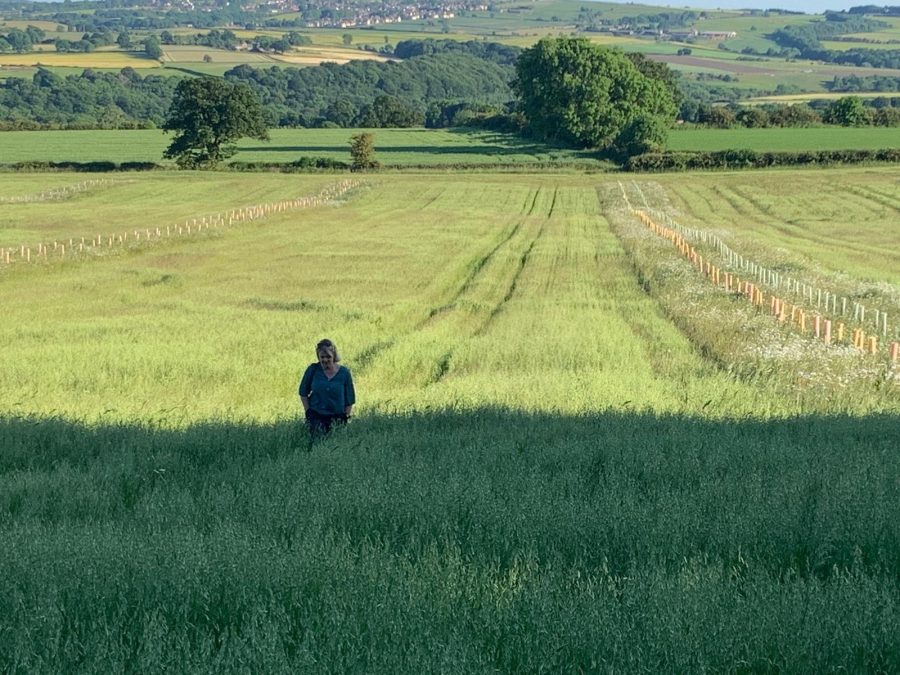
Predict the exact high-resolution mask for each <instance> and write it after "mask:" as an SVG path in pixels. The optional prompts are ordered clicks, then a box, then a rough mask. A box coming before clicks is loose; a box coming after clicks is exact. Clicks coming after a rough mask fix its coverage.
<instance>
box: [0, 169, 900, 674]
mask: <svg viewBox="0 0 900 675" xmlns="http://www.w3.org/2000/svg"><path fill="white" fill-rule="evenodd" d="M788 177H790V180H786V178H788ZM88 178H91V179H92V180H96V181H97V182H96V183H92V184H91V185H90V186H88V187H83V186H82V187H79V182H83V181H84V180H85V176H84V175H66V174H34V175H28V174H0V198H3V199H6V200H7V203H4V206H3V209H2V211H0V218H2V219H3V220H2V221H0V235H2V236H3V237H4V238H7V239H9V238H10V234H9V230H10V229H12V228H16V227H19V228H20V229H19V230H18V231H17V232H15V233H14V234H15V236H25V235H29V234H30V235H33V236H36V237H40V238H45V239H46V238H49V237H50V236H62V237H65V236H66V235H68V237H70V238H73V239H77V238H79V237H80V236H86V237H91V236H93V235H94V234H95V231H97V230H98V229H99V230H101V231H102V232H103V233H104V234H113V233H115V232H120V231H122V230H126V231H127V230H137V229H138V228H141V229H146V230H149V229H151V228H155V227H165V226H166V225H167V224H169V223H171V222H184V221H187V220H188V219H200V218H205V217H208V216H210V215H212V214H213V213H218V214H223V213H227V212H229V211H233V210H235V209H240V208H242V207H245V206H250V205H259V204H261V203H276V202H279V201H280V200H290V199H295V198H297V197H301V196H304V195H316V194H319V193H321V191H322V190H323V189H325V188H327V187H329V186H330V185H334V184H335V183H336V182H337V181H344V180H346V177H345V176H333V175H325V174H323V175H292V176H286V175H281V174H271V175H269V174H231V173H206V174H202V173H201V174H193V173H192V174H187V173H177V172H160V173H150V174H136V175H129V174H121V175H98V176H94V177H88ZM715 178H717V179H720V180H713V177H709V180H707V177H706V176H701V177H699V179H698V177H696V176H684V175H682V176H665V175H663V176H654V178H653V180H652V181H632V180H624V181H623V180H619V179H618V177H610V176H605V175H587V174H575V173H565V174H563V173H560V174H553V173H542V174H527V173H515V174H512V173H510V174H502V173H490V172H482V173H479V174H473V173H470V174H452V173H447V172H434V173H427V172H408V173H385V174H378V175H369V176H354V177H353V178H352V180H353V183H352V184H351V185H349V186H348V187H349V190H347V191H345V192H343V193H342V194H341V195H340V196H339V197H337V198H335V199H330V200H327V201H324V202H317V203H315V204H313V205H309V206H305V207H299V208H290V209H287V210H272V211H271V212H269V213H267V214H266V215H264V216H262V217H259V218H256V219H254V220H253V221H250V220H246V219H245V220H242V221H240V222H235V223H233V224H231V225H229V226H223V227H216V228H212V229H205V230H202V231H200V232H199V233H198V232H197V231H196V229H195V230H194V231H193V233H192V234H191V235H186V234H184V235H182V236H173V237H170V238H166V239H162V238H157V239H156V240H151V241H147V240H146V238H145V239H143V240H142V241H141V242H140V243H135V242H134V240H133V239H132V240H131V243H130V244H128V245H127V246H122V247H117V248H114V249H110V248H106V249H99V250H95V251H93V252H85V253H82V254H80V255H79V256H76V257H71V256H70V257H69V258H68V259H65V260H59V259H58V256H57V258H55V259H52V260H51V259H40V260H39V261H37V262H32V263H24V262H15V263H13V264H10V265H6V266H4V265H0V302H2V306H3V320H2V321H0V342H2V344H3V345H4V352H3V367H2V368H0V568H2V569H3V570H4V574H3V576H2V579H0V669H2V670H4V671H13V672H15V671H18V670H22V671H57V672H63V671H64V672H71V671H73V670H83V671H99V670H103V671H122V670H128V671H137V670H140V671H154V672H155V671H160V670H163V669H166V670H172V671H176V672H178V671H185V670H191V671H204V672H205V671H210V672H211V671H214V670H215V671H219V672H221V671H223V670H227V671H230V670H237V669H242V668H246V669H249V670H253V671H258V672H298V671H301V672H307V671H308V672H313V671H315V672H351V671H355V672H363V671H364V672H392V673H398V672H437V671H452V672H462V673H467V672H472V673H482V672H485V671H490V670H497V671H500V672H523V673H525V672H528V673H531V672H577V671H579V670H580V671H601V672H606V671H616V672H621V671H629V672H647V671H655V672H659V671H667V672H673V671H675V672H687V671H700V670H714V671H736V670H741V669H747V670H752V671H764V670H775V671H807V670H809V671H831V670H849V671H891V670H894V669H895V668H896V665H897V663H898V654H900V589H898V586H897V578H898V574H900V483H898V481H897V476H898V475H900V454H898V452H897V439H898V436H900V395H898V382H897V379H896V374H897V373H896V366H894V367H891V366H890V364H889V361H888V360H887V359H886V358H885V356H884V355H883V354H879V355H876V356H868V355H863V354H861V353H860V352H859V351H858V350H854V349H852V348H850V347H846V346H841V345H832V346H825V345H823V344H822V343H821V341H818V342H817V341H815V340H814V339H813V338H812V337H811V336H809V335H808V334H807V335H803V336H801V335H798V334H796V333H795V332H791V329H789V328H787V327H786V326H783V325H779V324H778V323H777V322H776V321H774V320H773V319H772V317H770V316H767V315H766V314H765V313H759V312H757V311H756V310H754V309H752V307H751V306H749V305H748V303H745V302H744V301H743V300H742V298H740V297H738V296H736V295H729V294H727V293H725V292H724V291H721V290H719V289H716V288H715V287H713V286H712V285H710V284H708V283H706V282H705V281H704V280H703V278H702V277H700V276H699V275H698V274H697V273H695V271H694V270H693V269H692V267H691V265H690V264H689V263H688V262H686V261H684V260H682V259H681V258H680V257H678V256H677V255H676V254H675V253H674V250H673V249H672V247H671V245H670V244H669V242H668V241H666V240H665V239H663V238H662V237H659V236H657V235H655V234H653V233H652V232H650V231H649V230H648V229H647V228H646V227H645V226H644V225H642V224H641V222H640V221H639V220H638V219H637V217H636V216H635V214H634V211H633V209H634V208H645V209H654V212H655V213H665V214H667V215H668V216H669V217H671V218H672V219H676V220H679V221H684V222H685V223H686V224H689V225H690V226H691V227H708V228H710V229H711V230H712V228H714V231H716V232H718V233H719V234H720V235H722V236H728V237H729V242H730V243H731V244H732V245H733V246H734V247H736V248H740V249H741V250H743V251H744V252H745V253H746V255H748V256H753V257H754V258H755V259H757V260H758V261H759V262H761V263H766V264H769V265H775V264H779V263H783V262H784V261H785V260H787V259H789V262H790V264H791V265H792V268H791V272H792V274H794V275H796V276H797V277H801V278H805V277H806V276H809V277H810V281H811V282H815V283H817V284H821V285H824V284H827V283H836V284H846V285H848V286H849V285H850V284H851V282H855V283H856V284H857V285H858V290H860V292H861V293H862V292H864V293H865V298H866V302H868V303H870V304H873V305H877V304H880V305H881V306H890V307H892V309H891V310H890V311H891V312H892V316H896V315H900V311H895V309H893V308H894V307H896V308H897V310H900V305H889V303H890V302H896V294H897V287H896V285H895V281H896V277H895V276H894V275H895V273H896V269H897V265H896V251H897V250H898V249H900V231H898V229H897V225H896V223H897V222H900V220H898V219H897V218H896V217H895V216H896V212H897V210H898V209H900V203H898V202H900V196H898V194H897V188H896V177H895V174H894V173H892V172H891V171H889V170H886V169H875V168H872V169H852V170H850V169H847V170H820V171H807V172H796V173H793V174H791V173H788V172H752V173H746V174H740V175H731V174H720V175H717V176H715ZM67 185H68V187H69V188H70V189H69V190H65V189H63V188H65V187H66V186H67ZM50 190H55V194H56V195H57V196H56V197H53V198H46V197H45V198H41V199H27V200H21V201H13V200H12V198H14V197H17V196H34V195H40V194H44V195H47V194H49V191H50ZM717 190H719V191H720V192H717ZM815 195H819V200H818V201H816V200H815V199H814V196H815ZM776 197H777V198H776ZM718 199H721V200H723V201H725V203H726V205H728V208H726V209H723V211H722V212H721V213H717V212H715V210H714V205H713V204H712V203H711V201H712V200H718ZM826 202H830V203H832V204H833V206H832V207H831V208H833V209H840V210H841V216H842V217H846V219H847V222H853V223H857V225H858V226H857V228H856V230H855V232H850V231H849V230H848V231H847V232H845V233H841V234H840V236H839V237H838V238H837V239H832V238H827V237H820V235H821V233H822V232H823V231H825V229H826V226H825V225H824V224H822V223H820V219H821V218H824V217H830V218H831V219H832V221H833V222H836V221H837V218H836V217H835V216H834V214H831V215H830V216H829V215H828V214H829V211H828V206H827V204H826ZM13 206H15V209H13V210H11V207H13ZM729 209H730V210H729ZM816 209H818V210H816ZM882 212H884V213H883V214H882ZM754 213H755V214H757V215H756V216H755V217H754ZM798 214H799V215H801V216H803V218H802V219H799V220H798ZM879 214H881V215H879ZM891 214H893V216H891ZM876 215H878V217H880V218H882V220H880V221H877V222H872V218H873V216H876ZM766 218H768V219H771V220H772V221H778V220H781V221H782V222H784V223H788V222H793V221H797V222H796V223H795V224H794V233H795V234H798V235H799V234H803V233H805V234H806V235H808V236H782V235H780V234H779V233H778V232H777V231H776V230H777V228H769V229H767V226H766V222H764V221H765V220H766ZM851 239H853V240H854V241H855V242H856V243H857V244H859V245H860V246H863V245H864V244H865V243H866V242H868V243H869V244H870V246H869V248H868V249H867V252H868V254H869V255H868V258H869V264H868V266H866V265H864V264H863V263H862V262H861V261H855V263H854V265H853V266H850V265H849V264H848V263H845V260H849V258H851V257H853V256H851V255H848V254H847V252H846V251H845V248H846V246H845V243H847V242H849V241H850V240H851ZM698 246H700V244H699V243H698ZM829 251H830V252H831V254H832V255H833V258H830V257H829ZM704 255H707V252H706V251H705V250H704ZM709 255H712V254H709ZM837 269H841V270H844V271H843V272H841V273H840V274H838V273H836V272H835V270H837ZM738 320H740V322H741V323H740V325H741V326H742V328H741V329H740V330H742V331H743V332H740V331H738V330H736V329H734V326H736V325H737V322H738ZM729 331H733V332H731V335H730V336H729V335H728V332H729ZM324 336H328V337H331V338H332V339H334V340H335V342H336V343H337V344H338V346H339V347H340V349H341V353H342V356H343V362H344V363H345V364H346V365H348V366H349V367H350V368H351V369H352V371H353V374H354V379H355V380H356V385H357V392H358V396H359V400H358V405H357V408H356V411H355V416H354V419H353V420H351V423H350V424H349V425H347V427H345V428H341V429H338V430H337V431H336V432H334V433H333V434H332V435H331V436H329V437H328V438H326V439H323V440H320V441H317V442H315V443H311V442H310V441H309V440H308V438H307V436H306V435H305V432H304V431H303V429H302V428H301V426H300V423H299V415H298V413H297V408H298V403H297V401H296V386H297V381H298V378H299V375H300V373H301V372H302V370H303V368H304V367H305V366H306V364H307V363H309V362H310V361H311V360H312V359H313V355H312V354H311V353H310V352H311V349H312V345H313V344H314V343H315V341H316V340H318V339H320V338H321V337H324ZM735 345H736V346H737V348H735ZM766 347H768V349H767V348H766ZM773 347H777V348H778V349H773ZM788 347H789V348H790V350H792V351H793V354H792V355H791V357H790V358H787V357H786V355H785V353H784V352H785V351H787V350H786V349H785V348H788ZM750 366H752V368H751V367H750ZM829 373H830V374H831V375H833V376H834V377H828V376H826V375H828V374H829Z"/></svg>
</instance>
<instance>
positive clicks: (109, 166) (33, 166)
mask: <svg viewBox="0 0 900 675" xmlns="http://www.w3.org/2000/svg"><path fill="white" fill-rule="evenodd" d="M162 168H164V167H163V166H161V165H159V164H156V163H154V162H106V161H97V162H37V161H35V162H15V163H14V164H0V169H3V170H5V171H84V172H89V173H106V172H110V171H153V170H154V169H162Z"/></svg>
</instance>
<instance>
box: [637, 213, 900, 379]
mask: <svg viewBox="0 0 900 675" xmlns="http://www.w3.org/2000/svg"><path fill="white" fill-rule="evenodd" d="M631 211H632V213H633V214H634V215H635V216H637V218H638V219H639V220H640V221H641V222H642V223H644V225H646V226H647V227H648V228H650V230H651V231H653V232H654V233H656V234H658V235H659V236H661V237H663V238H665V239H668V240H669V241H671V242H672V244H673V245H674V246H675V247H676V248H677V249H678V251H679V252H680V253H681V255H683V256H684V257H685V258H687V259H688V260H690V262H691V263H692V264H693V265H694V266H695V267H696V268H697V269H698V270H699V271H700V272H701V273H702V274H704V275H705V276H706V277H707V278H708V279H709V280H710V281H712V282H713V283H714V284H715V285H716V286H721V287H722V288H723V289H724V290H725V291H726V292H731V293H738V294H740V295H742V296H744V297H746V298H747V299H748V300H749V301H750V302H751V303H752V304H753V305H754V306H756V307H758V308H760V309H763V308H767V310H768V311H769V312H770V313H771V314H772V315H773V316H774V317H775V319H776V320H777V321H779V322H781V323H788V322H789V323H790V325H791V326H793V327H795V328H796V329H797V330H799V331H800V332H801V333H803V334H806V333H807V331H809V332H810V334H811V335H812V336H813V337H815V338H816V339H818V340H822V341H823V342H825V343H826V344H832V343H839V344H845V343H849V344H852V345H853V346H854V347H856V348H857V349H860V350H862V351H865V352H867V353H869V354H878V353H879V339H878V335H876V334H871V333H870V334H866V332H865V330H864V329H863V328H861V327H857V328H853V329H852V330H851V331H850V332H849V334H848V330H847V325H846V324H845V323H844V322H842V321H834V320H832V319H830V318H828V317H826V316H825V315H823V314H822V313H819V312H814V313H808V312H807V310H806V309H805V308H804V307H803V306H802V305H799V304H792V303H789V302H787V301H786V300H785V299H783V298H780V297H778V296H777V295H775V294H774V293H772V294H768V295H767V294H766V293H765V291H764V290H763V289H762V288H760V286H759V285H758V284H757V283H755V282H753V281H749V280H746V279H741V278H740V277H739V276H737V275H735V274H733V273H731V272H728V271H726V270H723V269H722V268H720V267H719V266H718V265H716V264H715V263H713V262H712V261H710V260H704V259H703V256H702V255H701V254H700V253H699V252H698V251H697V250H696V249H695V248H694V247H693V246H692V245H691V244H690V242H689V241H688V240H687V239H686V238H685V237H684V236H683V235H682V234H681V233H680V232H679V231H677V230H676V229H675V228H673V227H669V226H666V225H660V224H659V223H657V222H655V221H654V220H653V219H652V218H651V217H650V216H649V215H648V214H647V212H646V211H643V210H641V209H634V208H632V209H631ZM884 316H885V326H886V317H887V315H886V314H884ZM885 330H886V328H885ZM848 337H849V340H847V338H848ZM885 343H887V341H886V340H885V341H884V342H883V343H882V344H885ZM886 351H887V353H888V356H889V358H890V359H891V361H892V362H895V363H896V362H897V361H898V359H900V342H898V341H896V340H895V341H893V342H890V344H889V345H887V350H886Z"/></svg>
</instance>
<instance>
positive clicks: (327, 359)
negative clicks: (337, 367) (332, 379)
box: [318, 349, 334, 370]
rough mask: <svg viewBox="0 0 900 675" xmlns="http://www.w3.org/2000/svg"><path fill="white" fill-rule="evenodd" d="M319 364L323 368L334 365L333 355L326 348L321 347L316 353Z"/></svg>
mask: <svg viewBox="0 0 900 675" xmlns="http://www.w3.org/2000/svg"><path fill="white" fill-rule="evenodd" d="M318 357H319V365H320V366H322V368H324V369H325V370H331V369H332V368H333V367H334V355H333V354H332V353H331V352H330V351H328V350H327V349H323V350H322V351H320V352H319V353H318Z"/></svg>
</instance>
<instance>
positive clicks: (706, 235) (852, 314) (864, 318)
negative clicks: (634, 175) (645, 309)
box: [622, 182, 900, 340]
mask: <svg viewBox="0 0 900 675" xmlns="http://www.w3.org/2000/svg"><path fill="white" fill-rule="evenodd" d="M632 187H633V189H634V190H635V191H636V192H637V193H638V194H639V195H640V197H641V199H642V200H643V202H644V208H643V209H642V210H643V211H644V212H645V213H646V214H647V215H649V216H651V217H654V218H656V219H657V220H658V221H659V222H660V223H662V224H663V226H665V227H669V228H671V229H673V230H674V231H675V232H678V233H679V234H680V235H681V236H682V237H684V238H685V239H687V240H689V241H694V242H699V243H701V244H704V245H706V246H710V247H712V248H714V249H715V251H716V252H717V253H718V254H719V255H720V256H721V257H722V258H724V259H725V260H726V261H727V262H728V265H729V266H730V267H732V268H737V269H738V270H740V271H741V273H742V274H743V275H744V276H745V277H746V278H748V279H753V280H755V282H756V283H759V284H761V285H765V286H770V287H774V288H775V289H776V291H778V292H779V293H787V294H789V295H792V296H794V297H795V298H798V299H799V300H802V301H803V303H804V304H806V305H809V306H815V308H816V309H817V310H818V311H819V312H820V313H823V314H824V313H830V314H831V315H832V316H840V317H841V318H843V319H845V320H846V321H851V320H852V322H853V323H856V324H859V325H860V326H862V328H863V330H868V331H870V332H871V333H873V334H878V335H881V337H882V338H883V339H885V340H887V339H888V338H889V336H890V335H891V333H893V337H894V338H900V325H895V326H892V327H890V328H889V324H888V315H887V312H885V311H884V310H882V309H878V308H874V307H866V306H865V305H864V304H863V303H861V302H858V301H855V300H852V299H851V298H847V297H845V296H841V295H839V294H838V293H835V292H833V291H831V290H828V289H823V288H819V287H817V286H815V285H814V284H809V283H806V282H805V281H803V280H800V279H794V278H793V277H791V276H789V275H787V274H783V273H782V272H780V271H777V270H773V269H770V268H768V267H766V266H764V265H760V264H759V263H757V262H755V261H753V260H750V259H748V258H745V257H744V256H743V255H741V254H739V253H738V252H737V251H734V250H732V249H731V248H730V247H729V246H728V245H727V244H726V243H725V242H724V241H722V239H721V238H720V237H718V236H717V235H715V234H713V233H711V232H706V231H704V230H697V229H693V228H689V227H684V226H683V225H679V224H677V223H674V222H673V221H672V218H671V217H670V216H669V214H668V213H666V212H665V211H659V210H657V209H652V208H650V207H649V206H648V205H647V200H646V198H645V197H644V194H643V192H642V191H641V189H640V186H638V184H637V183H634V182H633V183H632ZM622 190H623V193H624V187H623V188H622ZM626 199H627V196H626ZM630 206H631V204H630V203H629V207H630Z"/></svg>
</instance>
